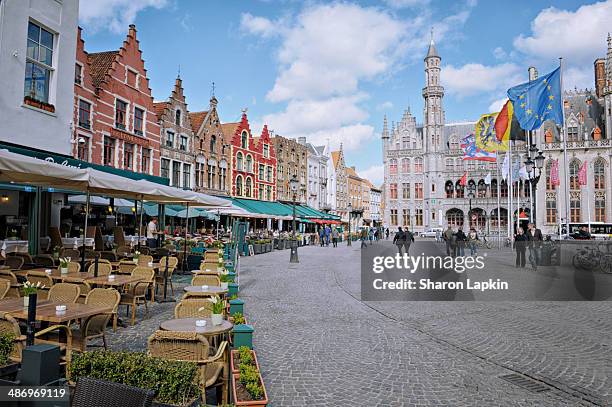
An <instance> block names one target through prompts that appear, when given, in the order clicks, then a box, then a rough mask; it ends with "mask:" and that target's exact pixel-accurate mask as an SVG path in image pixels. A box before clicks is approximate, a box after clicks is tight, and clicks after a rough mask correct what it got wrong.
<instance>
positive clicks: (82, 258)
mask: <svg viewBox="0 0 612 407" xmlns="http://www.w3.org/2000/svg"><path fill="white" fill-rule="evenodd" d="M88 219H89V188H88V189H87V195H86V198H85V231H84V232H83V251H82V252H81V271H86V270H85V250H86V247H87V246H85V241H86V239H87V223H88Z"/></svg>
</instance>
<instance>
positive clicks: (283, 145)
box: [272, 135, 308, 204]
mask: <svg viewBox="0 0 612 407" xmlns="http://www.w3.org/2000/svg"><path fill="white" fill-rule="evenodd" d="M272 143H273V144H274V148H275V150H276V158H277V163H276V168H277V174H278V175H277V177H276V190H277V191H278V194H277V195H278V198H277V199H278V200H279V201H286V202H290V201H292V200H293V194H292V193H291V188H290V186H289V181H290V180H291V178H292V177H293V175H294V174H295V175H296V176H297V179H298V180H299V181H300V187H299V190H298V193H297V194H296V197H295V198H296V202H300V203H303V204H305V203H307V202H306V192H307V190H306V188H307V185H308V180H307V169H308V147H307V146H306V139H305V138H304V139H302V140H294V139H290V138H286V137H281V136H278V135H275V136H274V137H273V138H272Z"/></svg>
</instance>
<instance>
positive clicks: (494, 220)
mask: <svg viewBox="0 0 612 407" xmlns="http://www.w3.org/2000/svg"><path fill="white" fill-rule="evenodd" d="M497 211H499V216H498V214H497ZM498 220H499V226H501V227H502V229H503V228H506V227H507V226H508V210H507V209H506V208H497V209H493V210H492V211H491V221H490V223H491V228H492V229H497V228H498Z"/></svg>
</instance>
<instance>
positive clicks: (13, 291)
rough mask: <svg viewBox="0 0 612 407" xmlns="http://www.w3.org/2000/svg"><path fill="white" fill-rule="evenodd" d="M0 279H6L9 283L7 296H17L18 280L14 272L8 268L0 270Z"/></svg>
mask: <svg viewBox="0 0 612 407" xmlns="http://www.w3.org/2000/svg"><path fill="white" fill-rule="evenodd" d="M0 280H6V281H8V282H9V283H10V288H9V291H8V292H7V293H6V296H7V297H19V286H18V283H19V281H18V280H17V276H16V275H15V273H13V272H12V271H9V270H0Z"/></svg>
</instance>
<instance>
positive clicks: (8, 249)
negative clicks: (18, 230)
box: [0, 240, 29, 254]
mask: <svg viewBox="0 0 612 407" xmlns="http://www.w3.org/2000/svg"><path fill="white" fill-rule="evenodd" d="M28 248H29V245H28V241H27V240H0V250H2V251H4V253H6V254H10V253H27V252H28Z"/></svg>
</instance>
